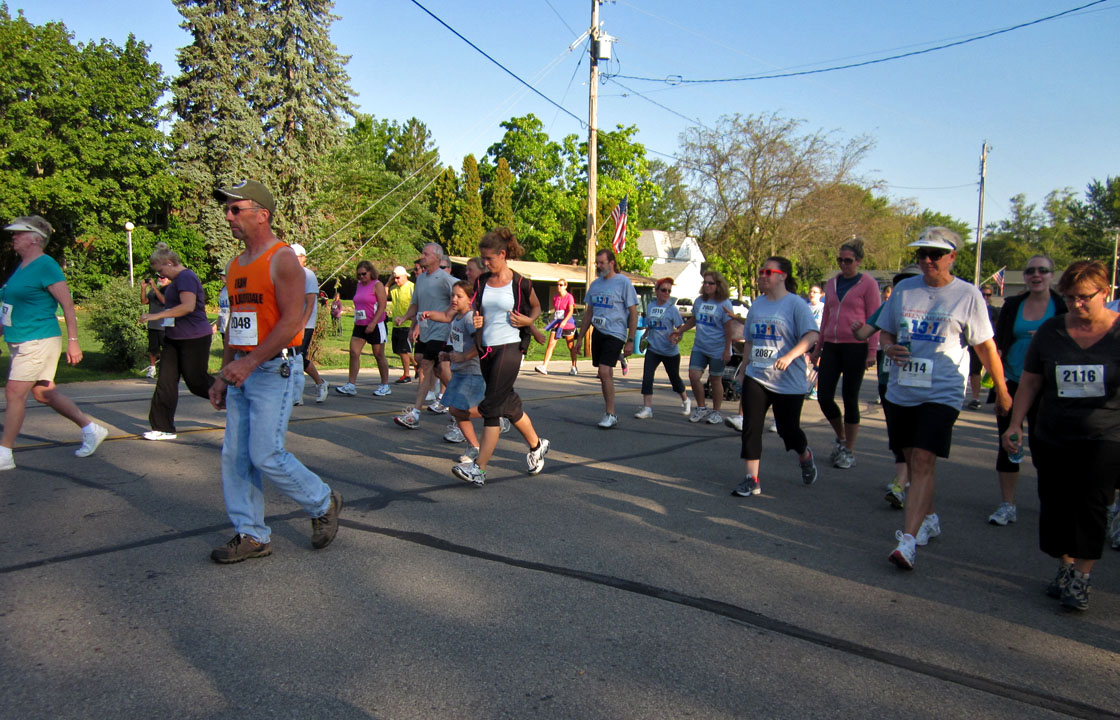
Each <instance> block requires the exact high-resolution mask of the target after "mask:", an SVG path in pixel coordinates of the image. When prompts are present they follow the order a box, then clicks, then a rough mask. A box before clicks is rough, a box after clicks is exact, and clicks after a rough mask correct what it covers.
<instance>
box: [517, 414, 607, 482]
mask: <svg viewBox="0 0 1120 720" xmlns="http://www.w3.org/2000/svg"><path fill="white" fill-rule="evenodd" d="M612 417H613V416H612ZM550 445H551V443H549V442H548V439H547V438H537V449H536V450H530V451H529V452H527V453H525V464H526V465H528V466H529V474H530V475H536V474H537V473H539V472H540V471H541V470H542V469H543V468H544V456H545V455H547V454H548V448H549V447H550Z"/></svg>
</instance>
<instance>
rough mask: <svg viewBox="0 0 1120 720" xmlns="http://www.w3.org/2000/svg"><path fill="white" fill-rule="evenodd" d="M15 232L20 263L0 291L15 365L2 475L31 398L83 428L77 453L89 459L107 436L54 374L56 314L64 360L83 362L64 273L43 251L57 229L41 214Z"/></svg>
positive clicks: (2, 323) (19, 223)
mask: <svg viewBox="0 0 1120 720" xmlns="http://www.w3.org/2000/svg"><path fill="white" fill-rule="evenodd" d="M4 229H5V230H7V231H8V232H10V233H12V249H13V250H15V252H16V255H19V258H20V263H19V267H17V268H16V271H15V272H14V273H12V276H11V277H10V278H8V282H6V283H5V284H4V286H3V287H0V332H3V334H4V339H5V340H7V341H8V352H9V353H10V354H11V356H12V365H11V368H10V369H9V371H8V384H7V385H6V386H5V387H4V396H5V399H6V400H7V401H8V406H7V409H6V410H5V411H4V434H3V436H0V470H12V469H13V468H15V466H16V461H15V459H14V458H13V457H12V447H13V446H14V445H15V442H16V438H17V437H19V431H20V428H21V427H23V418H24V415H25V414H26V411H27V394H28V393H31V394H32V395H33V396H34V397H35V399H36V400H38V401H39V402H41V403H43V404H44V405H47V406H49V407H50V408H51V409H52V410H54V411H55V412H56V413H58V414H59V415H62V416H63V417H65V418H66V419H68V420H70V421H71V422H73V423H74V424H75V425H77V426H78V427H80V428H81V429H82V446H81V447H79V448H78V449H77V450H76V451H74V454H75V455H77V456H78V457H89V456H90V455H92V454H93V453H94V451H95V450H97V447H98V446H99V445H100V444H101V441H102V440H104V439H105V436H106V435H108V434H109V431H108V430H106V429H105V428H104V427H102V426H101V425H98V424H97V423H95V422H93V421H92V420H91V419H90V418H89V417H87V416H86V414H85V413H83V412H82V411H81V410H79V409H78V406H77V405H75V404H74V401H73V400H71V399H70V398H68V397H66V396H65V395H63V394H62V393H60V392H59V391H58V387H57V386H56V385H55V384H54V373H55V371H56V370H57V369H58V358H59V356H60V355H61V354H62V338H61V336H60V333H59V330H58V318H57V317H56V315H55V313H56V312H58V308H59V306H60V305H61V306H62V315H63V317H65V318H66V361H67V362H69V363H70V364H71V365H76V364H78V363H79V362H81V360H82V348H81V346H79V345H78V318H77V315H75V314H74V301H73V300H72V299H71V298H70V287H69V286H68V285H67V284H66V276H65V275H63V274H62V268H60V267H59V266H58V263H57V262H55V261H54V258H52V257H51V256H49V255H46V254H44V253H43V248H44V247H45V246H46V244H47V241H48V240H50V237H51V233H52V232H54V228H52V227H51V224H50V223H49V222H47V221H46V220H45V219H43V218H41V217H39V216H38V215H31V216H27V217H18V218H16V219H15V220H13V221H12V222H11V223H9V224H8V226H7V227H5V228H4Z"/></svg>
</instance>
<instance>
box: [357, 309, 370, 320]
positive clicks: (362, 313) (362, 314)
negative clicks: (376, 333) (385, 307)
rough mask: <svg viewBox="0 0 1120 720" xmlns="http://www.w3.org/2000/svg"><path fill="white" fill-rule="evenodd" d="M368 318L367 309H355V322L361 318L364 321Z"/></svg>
mask: <svg viewBox="0 0 1120 720" xmlns="http://www.w3.org/2000/svg"><path fill="white" fill-rule="evenodd" d="M366 318H367V315H366V311H365V310H355V311H354V322H358V321H359V320H361V321H363V322H364V321H365V320H366Z"/></svg>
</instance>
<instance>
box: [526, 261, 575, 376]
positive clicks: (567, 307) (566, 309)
mask: <svg viewBox="0 0 1120 720" xmlns="http://www.w3.org/2000/svg"><path fill="white" fill-rule="evenodd" d="M575 310H576V299H575V297H574V296H573V295H572V294H571V293H570V292H568V281H567V280H561V281H559V282H557V283H556V294H555V295H553V296H552V320H551V321H550V322H549V323H548V325H547V326H546V327H545V329H544V331H545V332H547V333H551V334H550V335H549V336H548V345H545V348H544V362H542V363H541V364H540V365H538V366H537V367H536V371H537V372H539V373H540V374H541V375H547V374H548V361H549V360H551V359H552V351H553V350H554V349H556V341H557V340H559V339H560V338H564V340H565V341H567V343H568V353H569V354H571V356H572V369H571V370H569V371H568V374H569V375H579V370H578V369H576V358H578V357H579V348H578V347H577V346H576V322H575V320H573V319H572V314H573V313H574V312H575Z"/></svg>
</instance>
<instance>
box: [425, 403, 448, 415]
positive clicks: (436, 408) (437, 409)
mask: <svg viewBox="0 0 1120 720" xmlns="http://www.w3.org/2000/svg"><path fill="white" fill-rule="evenodd" d="M428 412H430V413H435V414H436V415H443V414H444V413H445V412H447V406H446V405H442V404H440V401H439V400H436V401H435V402H434V403H432V404H431V405H429V406H428Z"/></svg>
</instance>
